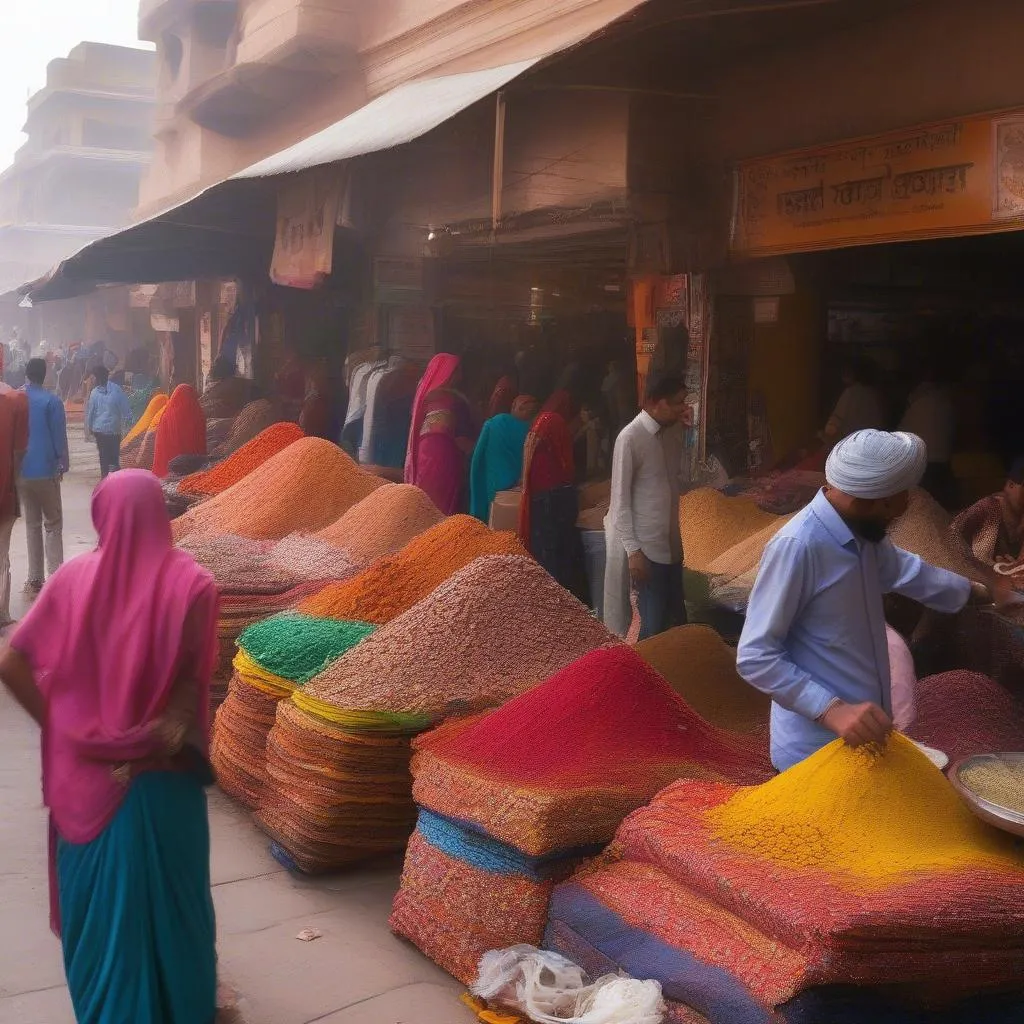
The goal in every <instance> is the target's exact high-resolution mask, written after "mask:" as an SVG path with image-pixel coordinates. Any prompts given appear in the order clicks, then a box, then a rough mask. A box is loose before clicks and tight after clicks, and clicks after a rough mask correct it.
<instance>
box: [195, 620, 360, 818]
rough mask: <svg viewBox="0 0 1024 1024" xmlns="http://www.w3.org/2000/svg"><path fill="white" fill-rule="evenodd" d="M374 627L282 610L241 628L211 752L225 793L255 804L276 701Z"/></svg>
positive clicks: (263, 779)
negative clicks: (287, 612) (231, 672)
mask: <svg viewBox="0 0 1024 1024" xmlns="http://www.w3.org/2000/svg"><path fill="white" fill-rule="evenodd" d="M372 632H373V626H369V625H366V624H364V623H358V622H336V621H334V620H330V619H311V618H309V617H308V616H303V615H295V614H284V615H276V616H273V617H271V618H269V619H265V620H264V621H262V622H259V623H256V624H255V625H253V626H250V627H249V628H248V629H247V630H245V632H244V633H242V635H241V636H240V637H239V638H238V648H239V650H238V654H237V655H236V656H235V661H234V667H235V673H234V675H233V676H232V678H231V681H230V683H229V684H228V693H227V698H226V700H225V701H224V703H223V704H222V705H221V706H220V708H219V709H218V711H217V719H216V729H215V730H214V739H213V743H212V746H211V754H210V757H211V762H212V764H213V767H214V770H215V771H216V773H217V781H218V783H219V784H220V787H221V788H222V789H223V790H224V791H225V792H226V793H228V794H229V795H230V796H233V797H235V799H237V800H239V801H240V802H241V803H243V804H245V806H247V807H250V808H253V809H255V808H256V807H257V806H258V804H259V801H260V798H261V797H262V794H263V787H264V785H265V783H266V746H267V734H268V733H269V732H270V729H271V727H272V726H273V724H274V718H275V715H276V713H277V704H278V702H279V701H280V700H282V699H283V698H285V697H287V696H289V695H290V694H291V693H292V692H293V691H294V690H295V689H296V688H297V687H300V686H302V685H303V684H304V683H306V682H307V680H309V679H310V678H312V677H313V676H314V675H316V673H318V672H320V671H322V670H323V669H324V668H326V667H327V665H329V664H330V663H331V662H332V661H334V660H335V659H337V658H340V657H341V656H342V655H343V654H344V653H345V652H346V651H347V650H349V649H350V648H351V647H353V646H354V645H355V644H358V643H359V642H360V641H362V640H364V639H365V638H366V637H367V636H369V635H370V633H372Z"/></svg>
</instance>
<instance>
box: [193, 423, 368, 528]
mask: <svg viewBox="0 0 1024 1024" xmlns="http://www.w3.org/2000/svg"><path fill="white" fill-rule="evenodd" d="M381 486H383V482H382V481H381V480H378V479H377V478H376V477H373V476H370V475H369V474H368V473H364V472H363V471H362V470H361V469H360V468H359V467H358V466H357V465H356V464H355V463H354V462H353V461H352V460H351V459H350V458H349V457H348V456H347V455H346V454H345V453H344V452H343V451H342V450H341V449H340V448H338V447H337V445H334V444H331V442H330V441H324V440H323V439H321V438H318V437H303V438H300V439H299V440H298V441H295V442H293V443H292V444H290V445H289V446H288V447H287V448H285V449H284V451H281V452H278V453H277V455H274V456H272V457H271V458H269V459H268V460H267V461H266V462H264V463H263V465H262V466H259V467H257V468H256V469H255V470H253V471H252V472H251V473H250V474H249V475H248V476H246V477H243V478H242V479H241V480H240V481H239V482H238V483H237V484H234V485H233V486H231V487H229V488H228V489H227V490H226V491H222V492H221V493H220V494H218V495H216V496H215V497H213V498H211V499H210V500H209V501H207V502H204V503H203V504H202V505H200V506H198V507H197V508H195V509H192V510H191V511H190V512H188V513H186V514H185V515H183V516H181V517H180V518H179V519H176V520H175V521H174V524H173V527H174V536H175V539H181V538H183V537H187V536H189V535H190V534H193V533H237V534H239V535H240V536H243V537H253V538H255V539H261V540H280V539H283V538H284V537H286V536H288V534H290V533H295V532H296V531H310V532H314V531H316V530H321V529H323V528H324V527H325V526H326V525H327V524H328V523H332V522H334V521H335V520H336V519H337V518H338V517H339V516H340V515H341V514H342V513H343V512H345V511H347V510H348V509H350V508H351V507H352V506H353V505H354V504H356V502H358V501H361V500H362V499H363V498H365V497H366V495H368V494H369V493H370V492H371V491H374V490H376V489H377V488H378V487H381Z"/></svg>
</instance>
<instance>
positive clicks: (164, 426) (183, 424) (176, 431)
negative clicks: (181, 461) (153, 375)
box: [153, 384, 206, 479]
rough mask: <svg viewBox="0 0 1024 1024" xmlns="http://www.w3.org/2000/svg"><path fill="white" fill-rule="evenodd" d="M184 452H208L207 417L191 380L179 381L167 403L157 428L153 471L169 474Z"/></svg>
mask: <svg viewBox="0 0 1024 1024" xmlns="http://www.w3.org/2000/svg"><path fill="white" fill-rule="evenodd" d="M181 455H203V456H205V455H206V417H205V416H204V415H203V410H202V407H201V406H200V405H199V396H198V395H197V394H196V389H195V388H194V387H192V385H191V384H179V385H178V386H177V387H176V388H175V389H174V392H173V394H172V395H171V398H170V401H168V403H167V405H166V406H165V407H164V411H163V413H162V415H161V416H160V423H159V424H158V425H157V429H156V444H155V447H154V449H153V472H154V473H155V474H156V475H157V476H158V477H160V478H161V479H162V478H163V477H166V476H167V474H168V472H170V469H171V463H172V462H173V461H174V459H177V458H178V457H179V456H181Z"/></svg>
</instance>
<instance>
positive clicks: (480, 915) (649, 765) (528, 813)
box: [391, 645, 772, 983]
mask: <svg viewBox="0 0 1024 1024" xmlns="http://www.w3.org/2000/svg"><path fill="white" fill-rule="evenodd" d="M417 751H418V752H417V754H416V757H415V760H414V762H413V775H414V779H415V782H414V786H413V796H414V799H415V800H416V803H417V804H418V806H419V807H420V808H421V816H420V823H419V827H418V830H417V833H416V835H415V836H414V837H413V840H412V842H411V843H410V845H409V850H408V854H407V857H406V863H405V872H404V874H403V876H402V887H401V890H400V891H399V893H398V896H397V897H396V899H395V905H394V911H393V913H392V917H391V926H392V928H393V929H394V930H395V931H397V932H398V933H399V934H401V935H404V936H406V937H407V938H410V939H411V940H412V941H413V942H415V943H416V944H417V945H418V946H419V947H420V949H422V950H423V951H424V952H425V953H426V954H427V955H428V956H430V957H431V958H432V959H433V960H435V961H437V963H439V964H440V965H441V966H442V967H444V968H445V969H446V970H447V971H449V972H450V973H452V974H454V975H455V976H456V977H457V978H459V979H461V980H462V981H464V982H467V983H468V982H469V981H471V980H472V979H473V977H474V976H475V974H476V969H477V965H478V963H479V959H480V956H481V954H483V953H484V952H485V951H487V950H488V949H496V948H497V949H500V948H504V947H506V946H510V945H514V944H516V943H521V942H523V943H529V944H537V943H538V942H539V941H540V939H541V936H542V934H543V930H544V924H545V921H546V911H547V905H548V899H549V897H550V895H551V889H552V883H553V881H554V880H557V879H558V878H559V877H564V876H565V875H566V874H567V873H568V872H569V871H570V870H572V868H573V865H574V864H575V863H576V862H577V861H578V860H579V858H580V857H582V856H586V855H589V854H593V853H596V852H597V851H598V850H599V849H600V848H601V847H602V846H603V845H604V844H605V843H607V842H608V841H609V840H610V839H611V838H612V836H613V835H614V833H615V829H616V828H617V827H618V825H619V823H620V822H621V821H622V819H623V817H625V815H626V814H628V813H629V812H630V811H632V810H634V809H635V808H636V807H639V806H640V805H641V804H643V803H644V802H645V801H647V800H649V799H650V798H651V797H652V796H653V795H654V794H655V793H656V792H657V791H658V790H659V789H661V788H662V786H664V785H666V784H667V783H669V782H671V781H673V780H675V779H678V778H680V777H681V776H686V777H690V778H692V777H695V776H696V777H702V778H715V779H729V780H733V781H738V782H748V783H749V782H755V781H761V780H762V779H765V778H768V777H769V776H770V774H771V770H772V769H771V765H770V763H769V762H768V758H767V748H766V745H765V744H764V743H763V742H758V741H757V740H756V739H754V738H751V737H743V736H740V735H738V734H729V733H726V732H724V731H723V730H721V729H717V728H715V727H714V726H712V725H710V724H709V723H708V722H705V721H704V720H703V719H701V718H700V716H698V715H697V714H696V713H695V712H694V711H693V709H692V708H690V707H689V706H687V704H686V703H685V702H684V701H683V700H682V699H681V698H680V697H679V696H677V695H676V694H675V693H674V692H673V691H672V689H671V688H670V687H669V685H668V684H667V683H666V682H665V680H663V679H662V678H661V677H660V676H659V675H658V674H657V673H656V672H655V671H654V670H653V669H651V668H650V667H649V666H647V665H646V664H645V663H644V662H643V661H642V660H641V659H640V658H639V657H638V656H637V654H636V653H635V652H634V651H633V650H632V649H630V648H628V647H626V646H624V645H615V646H607V647H603V648H602V649H600V650H595V651H593V652H591V653H589V654H587V655H585V656H583V657H581V658H580V659H579V660H577V661H575V662H573V663H572V664H570V665H568V666H567V667H566V668H564V669H563V670H562V671H560V672H558V673H557V674H555V675H553V676H552V677H551V678H550V679H548V681H547V682H546V683H544V684H543V685H542V686H538V687H537V688H535V689H533V690H531V691H530V692H528V693H526V694H524V695H523V696H521V697H518V698H517V699H515V700H513V701H511V702H509V703H508V704H506V705H505V706H504V707H501V708H499V709H498V710H497V711H494V712H492V713H491V714H489V715H486V716H484V717H482V718H480V719H477V720H475V721H471V722H468V723H452V724H450V725H447V726H443V727H442V728H440V729H439V730H437V731H436V732H435V733H432V734H427V735H426V736H424V737H422V738H421V739H420V740H419V741H418V744H417Z"/></svg>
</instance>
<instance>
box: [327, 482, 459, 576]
mask: <svg viewBox="0 0 1024 1024" xmlns="http://www.w3.org/2000/svg"><path fill="white" fill-rule="evenodd" d="M443 518H444V516H443V515H442V514H441V513H440V512H439V511H438V510H437V508H436V506H435V505H434V503H433V502H432V501H431V500H430V498H428V497H427V495H426V494H425V493H424V492H423V491H421V490H420V489H419V488H418V487H413V486H412V485H411V484H385V485H384V486H383V487H378V488H377V490H375V491H374V492H373V493H372V494H370V495H368V496H367V497H365V498H363V500H362V501H361V502H359V504H357V505H353V506H352V508H350V509H349V510H348V511H347V512H346V513H345V514H344V515H343V516H342V517H341V518H340V519H339V520H338V521H337V522H334V523H331V525H330V526H328V527H327V528H326V529H324V530H321V531H320V532H319V533H318V534H317V535H316V536H317V539H319V540H321V541H324V542H325V543H327V544H333V545H335V546H336V547H339V548H341V549H343V550H344V551H345V552H346V553H347V554H348V556H349V557H350V558H351V559H352V561H353V562H354V563H355V564H356V565H362V566H367V565H369V564H370V563H371V562H375V561H376V560H377V559H378V558H383V557H384V556H385V555H393V554H394V553H395V552H396V551H400V550H401V549H402V548H404V547H405V545H406V544H408V543H409V541H411V540H412V539H413V538H414V537H418V536H419V535H420V534H421V533H424V532H425V531H427V530H429V529H430V528H431V527H432V526H436V525H437V524H438V523H439V522H440V521H441V520H442V519H443Z"/></svg>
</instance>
